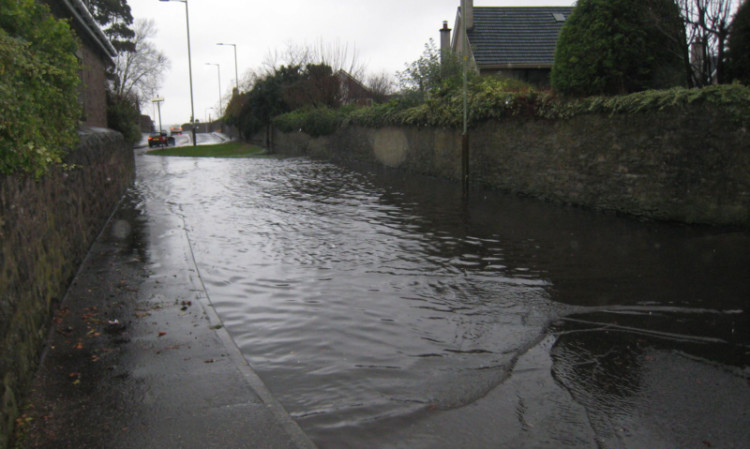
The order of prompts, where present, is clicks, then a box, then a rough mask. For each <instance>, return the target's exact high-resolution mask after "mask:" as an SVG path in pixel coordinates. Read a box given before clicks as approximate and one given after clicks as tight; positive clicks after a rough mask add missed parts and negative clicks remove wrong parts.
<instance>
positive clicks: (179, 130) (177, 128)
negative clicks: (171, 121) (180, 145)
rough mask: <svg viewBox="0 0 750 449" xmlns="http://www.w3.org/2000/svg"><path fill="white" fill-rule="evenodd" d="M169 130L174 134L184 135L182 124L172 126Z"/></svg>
mask: <svg viewBox="0 0 750 449" xmlns="http://www.w3.org/2000/svg"><path fill="white" fill-rule="evenodd" d="M169 132H170V134H171V135H173V136H181V135H182V126H172V127H171V128H169Z"/></svg>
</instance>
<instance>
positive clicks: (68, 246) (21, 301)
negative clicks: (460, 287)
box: [0, 129, 135, 448]
mask: <svg viewBox="0 0 750 449" xmlns="http://www.w3.org/2000/svg"><path fill="white" fill-rule="evenodd" d="M80 137H81V143H80V145H79V146H78V147H77V148H76V149H74V150H72V151H71V152H70V153H69V154H68V156H67V157H66V160H65V163H66V164H68V168H62V167H60V168H55V169H54V170H52V171H51V172H50V173H49V174H48V175H46V176H45V177H44V178H42V179H41V180H39V181H34V180H33V179H29V178H24V177H15V176H8V177H0V295H1V296H0V401H1V402H0V448H5V447H6V445H7V443H8V439H9V436H10V433H11V432H12V429H13V425H14V422H15V419H16V418H17V417H18V416H19V410H18V406H19V403H20V401H21V397H22V395H23V394H24V390H25V388H26V386H27V385H28V381H29V380H30V378H31V376H32V374H33V372H34V369H35V368H36V364H37V361H38V359H39V355H40V351H41V349H42V346H43V343H44V340H45V338H46V335H47V332H48V324H49V321H50V318H51V311H52V306H53V304H55V303H56V302H57V301H59V300H60V299H62V297H63V295H64V294H65V291H66V289H67V286H68V284H69V282H70V280H71V279H72V277H73V276H74V275H75V273H76V271H77V269H78V266H79V265H80V263H81V261H82V260H83V258H84V256H85V255H86V252H87V251H88V248H89V246H90V245H91V243H93V241H94V239H95V238H96V236H97V235H98V233H99V232H100V230H101V228H102V226H103V225H104V223H105V222H106V220H107V218H108V217H109V215H110V214H111V212H112V211H113V210H114V207H115V206H116V204H117V202H118V201H119V199H120V198H121V197H122V195H123V194H124V193H125V190H126V189H127V187H128V186H130V185H131V184H132V182H133V179H134V170H135V168H134V159H133V151H132V148H130V147H128V146H127V145H126V144H125V143H124V140H123V138H122V135H121V134H119V133H117V132H114V131H108V130H103V129H96V130H95V129H89V130H83V131H81V133H80Z"/></svg>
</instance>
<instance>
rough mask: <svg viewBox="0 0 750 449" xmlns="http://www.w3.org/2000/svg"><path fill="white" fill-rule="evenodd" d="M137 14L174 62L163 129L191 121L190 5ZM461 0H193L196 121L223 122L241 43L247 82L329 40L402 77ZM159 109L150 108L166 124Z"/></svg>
mask: <svg viewBox="0 0 750 449" xmlns="http://www.w3.org/2000/svg"><path fill="white" fill-rule="evenodd" d="M574 3H575V1H572V0H538V1H537V0H475V1H474V4H475V6H571V5H573V4H574ZM128 4H129V5H130V7H131V9H132V11H133V16H134V17H135V18H136V20H137V19H153V20H154V22H155V24H156V28H157V30H158V34H157V36H156V37H155V38H154V39H153V42H154V44H155V45H156V47H157V48H158V49H159V50H161V51H162V52H163V53H164V54H165V55H166V56H167V57H168V58H169V60H170V63H171V64H170V68H169V69H168V70H166V71H165V73H164V81H163V84H162V88H161V90H160V91H159V95H160V96H161V97H163V98H164V102H163V103H162V106H161V116H162V123H163V125H164V126H165V127H166V126H167V124H172V123H184V122H187V121H189V119H190V87H189V78H188V58H187V30H186V26H185V4H184V3H180V2H177V1H171V2H163V1H159V0H128ZM459 4H460V0H314V1H311V0H189V5H188V8H189V14H190V42H191V54H192V65H193V95H194V105H195V117H196V119H198V120H200V121H204V120H206V119H207V118H208V116H209V114H210V115H211V116H212V117H215V116H216V111H215V110H211V109H210V108H217V109H218V105H219V76H218V70H217V67H216V66H211V65H206V64H207V63H215V64H219V65H220V71H221V89H222V93H223V94H226V93H228V92H230V91H231V88H232V87H233V86H234V83H235V68H234V52H233V49H232V47H231V46H218V45H216V44H217V43H219V42H224V43H233V44H237V59H238V70H239V77H240V81H241V80H242V79H243V77H244V74H246V73H247V72H248V71H249V70H257V69H259V68H261V67H262V65H263V62H264V61H265V60H266V59H267V56H268V54H269V53H272V52H283V51H284V50H285V49H286V48H287V47H289V45H290V44H291V45H295V46H302V47H314V46H316V45H317V44H318V43H320V42H323V43H325V44H326V45H332V46H336V47H338V48H343V47H347V48H348V49H349V53H350V54H354V53H355V52H356V55H357V61H358V62H359V63H360V64H363V65H364V66H365V68H366V71H367V73H369V74H376V73H381V72H387V73H390V74H394V73H395V72H396V71H398V70H403V68H404V65H405V64H406V63H408V62H411V61H414V60H416V59H417V58H419V56H420V55H421V54H422V51H423V50H424V44H425V43H426V42H427V41H428V40H429V39H430V38H433V39H434V40H435V42H436V43H439V41H440V39H439V32H438V29H439V28H440V27H441V26H442V23H443V20H447V21H448V24H449V26H450V27H451V28H452V27H453V22H454V20H455V17H456V10H457V8H458V6H459ZM154 111H155V108H153V107H150V106H149V107H146V108H144V110H143V113H144V114H148V115H151V116H152V118H153V119H154V122H155V123H156V124H157V126H158V119H157V115H156V113H155V112H154Z"/></svg>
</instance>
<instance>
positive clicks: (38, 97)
mask: <svg viewBox="0 0 750 449" xmlns="http://www.w3.org/2000/svg"><path fill="white" fill-rule="evenodd" d="M76 49H77V42H76V39H75V37H74V35H73V32H72V31H71V29H70V27H69V26H68V25H67V23H65V22H63V21H60V20H57V19H55V18H53V17H52V16H51V15H50V13H49V9H48V7H47V6H46V5H41V4H38V3H36V2H35V1H34V0H0V174H13V173H22V174H27V175H31V176H34V177H37V178H38V177H40V176H42V175H43V174H44V173H45V172H46V171H47V169H48V168H49V167H50V166H51V165H53V164H55V163H59V162H60V161H61V158H62V155H63V154H64V150H63V149H64V148H70V147H72V146H74V145H75V144H76V143H77V139H78V134H77V132H76V131H77V129H78V118H79V117H80V106H79V103H78V91H77V87H78V84H79V83H80V79H79V77H78V68H79V65H78V60H77V59H76V57H75V52H76Z"/></svg>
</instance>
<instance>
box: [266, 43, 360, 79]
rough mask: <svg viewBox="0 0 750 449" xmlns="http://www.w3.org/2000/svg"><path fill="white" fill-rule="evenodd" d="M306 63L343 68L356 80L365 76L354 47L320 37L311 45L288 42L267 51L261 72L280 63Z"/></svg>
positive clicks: (302, 65)
mask: <svg viewBox="0 0 750 449" xmlns="http://www.w3.org/2000/svg"><path fill="white" fill-rule="evenodd" d="M308 64H313V65H320V64H324V65H327V66H329V67H331V69H332V70H333V72H334V73H336V72H338V71H340V70H343V71H344V72H346V73H348V74H349V75H350V76H352V77H353V78H355V79H357V80H362V79H363V78H364V76H365V65H364V64H362V63H361V62H360V61H359V53H358V51H357V49H356V48H353V47H350V46H349V44H347V43H341V42H340V41H336V42H334V43H326V42H324V41H323V40H322V39H321V40H319V41H318V42H317V43H315V44H314V45H312V46H310V45H298V44H294V43H288V44H287V46H286V48H285V49H284V50H273V51H269V52H268V53H267V54H266V58H265V60H264V61H263V70H262V72H263V73H266V74H268V73H273V72H274V70H275V69H277V68H278V67H280V66H282V65H284V66H300V67H304V66H307V65H308Z"/></svg>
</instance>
